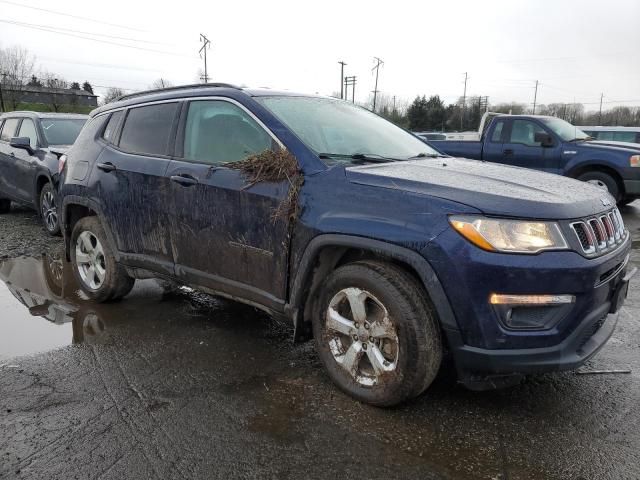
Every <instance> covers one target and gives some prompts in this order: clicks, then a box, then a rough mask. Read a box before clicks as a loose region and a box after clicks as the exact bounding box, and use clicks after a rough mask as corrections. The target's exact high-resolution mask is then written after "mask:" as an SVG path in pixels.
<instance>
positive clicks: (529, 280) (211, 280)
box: [60, 84, 633, 405]
mask: <svg viewBox="0 0 640 480" xmlns="http://www.w3.org/2000/svg"><path fill="white" fill-rule="evenodd" d="M269 152H271V154H272V155H269ZM283 152H286V155H282V153H283ZM287 155H288V157H287ZM287 158H293V159H294V166H295V168H294V169H293V170H292V169H291V168H290V166H287V165H284V164H283V166H282V168H281V169H280V170H281V171H283V172H285V173H286V174H285V175H283V176H282V177H281V178H279V179H277V178H274V177H273V176H270V177H268V179H267V180H265V178H267V177H261V171H262V170H263V168H262V167H263V164H261V163H260V161H261V160H260V159H265V160H264V170H265V171H266V170H270V171H273V170H274V165H273V159H276V161H277V159H283V160H282V162H283V163H284V162H285V159H287ZM269 159H271V160H269ZM247 164H253V166H254V169H253V170H251V171H249V170H246V169H243V168H239V166H243V165H244V166H246V165H247ZM256 164H257V166H258V168H256ZM276 167H278V165H277V164H276ZM275 170H278V168H275ZM287 172H288V173H287ZM60 195H61V199H62V221H63V233H64V235H65V240H66V248H67V254H68V256H69V258H70V260H71V261H72V265H73V270H74V272H75V275H76V276H77V279H78V280H79V282H80V285H81V286H82V288H83V289H84V291H85V292H86V293H87V295H88V296H89V297H90V298H92V299H94V300H96V301H108V300H113V299H118V298H121V297H123V296H125V295H126V294H127V293H128V292H129V291H130V289H131V288H132V285H133V282H134V279H136V278H149V277H164V278H166V279H170V280H174V281H177V282H179V283H182V284H185V285H191V286H194V287H197V288H199V289H202V290H204V291H208V292H211V293H213V294H217V295H222V296H226V297H229V298H232V299H235V300H238V301H242V302H245V303H247V304H250V305H253V306H256V307H258V308H261V309H263V310H265V311H267V312H269V313H270V314H272V315H274V316H278V317H283V318H287V319H290V320H291V321H293V324H294V326H295V337H296V339H298V340H300V339H306V338H310V337H314V339H315V343H316V347H317V350H318V353H319V356H320V358H321V360H322V362H323V364H324V365H325V366H326V368H327V371H328V373H329V375H330V376H331V378H332V379H333V380H334V381H335V383H336V384H337V385H338V386H339V387H340V388H342V389H343V390H344V391H346V392H348V393H349V394H351V395H353V396H354V397H356V398H358V399H360V400H362V401H365V402H368V403H371V404H374V405H393V404H396V403H398V402H401V401H403V400H405V399H408V398H411V397H414V396H417V395H419V394H420V393H421V392H423V391H424V390H425V389H426V388H427V387H428V386H429V385H430V384H431V382H432V381H433V379H434V377H435V376H436V374H437V372H438V370H439V368H440V365H441V362H442V359H443V356H444V355H445V354H447V353H449V354H450V357H451V358H452V360H453V362H454V363H455V366H456V370H457V372H458V375H459V378H460V380H461V381H462V382H463V383H464V384H466V385H467V386H469V387H472V388H478V389H479V388H486V387H488V386H496V385H498V384H502V385H506V384H510V383H512V382H514V381H516V380H519V379H520V378H521V377H522V375H523V374H527V373H535V372H543V371H553V370H562V369H570V368H575V367H577V366H579V365H581V364H582V363H583V362H585V361H586V360H587V359H588V358H590V357H591V356H592V355H594V354H595V353H596V352H597V351H598V350H599V349H600V348H601V347H602V346H603V345H604V344H605V342H606V341H607V340H608V339H609V337H610V336H611V334H612V333H613V331H614V328H615V326H616V322H617V319H618V310H619V309H620V307H621V305H622V304H623V302H624V299H625V297H626V292H627V287H628V280H629V278H630V276H631V275H632V274H633V272H627V263H628V260H629V251H630V246H631V245H630V243H631V242H630V238H629V237H630V236H629V233H628V232H627V231H626V230H625V228H624V225H623V222H622V218H621V216H620V214H619V212H618V210H617V209H616V208H615V202H614V200H613V198H612V197H611V196H610V195H609V194H608V193H606V192H604V191H603V190H601V189H599V188H597V187H594V186H591V185H588V184H585V183H582V182H578V181H576V180H571V179H567V178H563V177H559V176H556V175H551V174H546V173H540V172H535V171H532V170H527V169H522V168H516V167H506V166H502V165H496V164H491V163H485V162H481V161H473V160H465V159H458V158H451V157H447V156H444V155H442V154H440V153H438V152H437V151H435V150H432V149H430V148H429V147H428V146H427V145H425V144H424V143H423V142H422V141H420V140H419V139H418V138H416V137H415V136H413V135H411V134H410V133H407V132H406V131H404V130H402V129H400V128H398V127H396V126H395V125H393V124H391V123H389V122H387V121H386V120H383V119H382V118H380V117H378V116H376V115H374V114H372V113H370V112H369V111H367V110H365V109H362V108H360V107H357V106H354V105H352V104H350V103H347V102H344V101H341V100H336V99H333V98H326V97H319V96H307V95H296V94H292V93H289V92H275V91H270V90H248V89H241V88H236V87H233V86H231V85H225V84H210V85H200V86H190V87H180V88H172V89H165V90H161V91H152V92H145V93H140V94H134V95H129V96H126V97H123V98H121V99H120V100H119V101H117V102H115V103H112V104H109V105H106V106H104V107H101V108H99V109H97V110H95V111H94V112H93V113H92V114H91V119H90V120H89V122H88V123H87V125H86V126H85V127H84V129H83V131H82V132H81V134H80V136H79V138H78V140H77V142H76V144H75V145H74V147H73V148H72V149H71V150H70V151H69V153H68V156H67V157H66V163H65V166H64V167H63V172H62V179H61V190H60ZM287 201H293V202H295V205H294V207H295V208H291V209H290V212H293V214H291V215H284V216H282V215H280V216H278V215H274V212H277V211H279V210H281V207H282V205H283V202H287Z"/></svg>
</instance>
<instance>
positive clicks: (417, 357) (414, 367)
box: [312, 261, 442, 406]
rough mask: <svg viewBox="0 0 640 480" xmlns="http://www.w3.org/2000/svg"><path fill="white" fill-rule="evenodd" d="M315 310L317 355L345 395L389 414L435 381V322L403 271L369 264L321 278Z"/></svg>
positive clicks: (439, 347)
mask: <svg viewBox="0 0 640 480" xmlns="http://www.w3.org/2000/svg"><path fill="white" fill-rule="evenodd" d="M315 305H316V308H315V311H314V312H313V318H312V321H313V331H314V337H315V343H316V348H317V350H318V354H319V356H320V359H321V360H322V362H323V364H324V366H325V367H326V369H327V371H328V373H329V376H330V377H331V379H332V380H333V381H334V382H335V383H336V384H337V386H338V387H339V388H340V389H342V390H343V391H345V392H346V393H348V394H349V395H351V396H353V397H355V398H356V399H358V400H360V401H363V402H366V403H369V404H372V405H376V406H392V405H396V404H398V403H400V402H403V401H405V400H407V399H409V398H411V397H415V396H417V395H419V394H420V393H422V392H423V391H424V390H425V389H426V388H427V387H428V386H429V385H430V384H431V382H432V381H433V379H434V378H435V376H436V374H437V372H438V370H439V368H440V363H441V360H442V341H441V337H440V329H439V326H438V322H437V319H436V315H435V313H434V311H433V308H432V307H431V305H430V303H429V301H428V300H427V298H426V292H424V290H423V289H422V287H421V286H420V285H419V284H418V283H417V281H416V280H414V279H413V277H411V276H410V275H409V274H407V273H406V272H404V271H403V270H401V269H399V268H398V267H396V266H393V265H390V264H386V263H382V262H376V261H361V262H356V263H351V264H347V265H344V266H342V267H340V268H338V269H336V270H335V271H334V272H333V273H331V274H330V275H329V277H328V278H327V280H326V282H325V284H324V287H323V288H322V291H321V292H320V298H319V301H318V302H316V303H315Z"/></svg>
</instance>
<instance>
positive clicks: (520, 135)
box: [509, 120, 547, 147]
mask: <svg viewBox="0 0 640 480" xmlns="http://www.w3.org/2000/svg"><path fill="white" fill-rule="evenodd" d="M536 133H547V132H546V130H545V129H544V128H542V127H541V126H539V125H538V124H536V123H533V122H530V121H529V120H514V121H513V123H512V124H511V138H510V139H509V143H522V144H524V145H527V146H529V147H539V146H540V142H536V141H535V135H536Z"/></svg>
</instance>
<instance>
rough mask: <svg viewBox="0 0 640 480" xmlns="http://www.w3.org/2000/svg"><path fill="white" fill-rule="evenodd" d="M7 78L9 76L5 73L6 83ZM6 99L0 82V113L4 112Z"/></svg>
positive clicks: (3, 75)
mask: <svg viewBox="0 0 640 480" xmlns="http://www.w3.org/2000/svg"><path fill="white" fill-rule="evenodd" d="M5 78H7V74H6V73H3V74H2V81H3V82H4V79H5ZM4 111H5V110H4V98H3V97H2V82H0V112H4Z"/></svg>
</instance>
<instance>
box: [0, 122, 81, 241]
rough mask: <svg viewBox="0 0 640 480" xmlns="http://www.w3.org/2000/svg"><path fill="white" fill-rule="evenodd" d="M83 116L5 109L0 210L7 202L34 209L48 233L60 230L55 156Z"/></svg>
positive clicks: (0, 144) (77, 129) (67, 143)
mask: <svg viewBox="0 0 640 480" xmlns="http://www.w3.org/2000/svg"><path fill="white" fill-rule="evenodd" d="M87 118H88V116H87V115H77V114H66V113H36V112H9V113H5V114H2V115H0V213H6V212H8V211H9V209H10V207H11V202H12V201H13V202H17V203H21V204H23V205H27V206H30V207H33V208H35V209H36V210H37V211H38V213H39V214H40V216H41V218H42V223H43V225H44V227H45V229H46V230H47V232H48V233H49V234H51V235H58V234H59V233H60V225H59V222H58V209H57V198H56V190H57V187H58V185H57V181H58V159H59V158H60V156H61V155H63V154H64V152H66V150H67V149H68V148H69V146H70V145H71V144H73V142H74V141H75V139H76V137H77V136H78V134H79V133H80V130H81V129H82V126H83V125H84V122H85V121H86V119H87Z"/></svg>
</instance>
